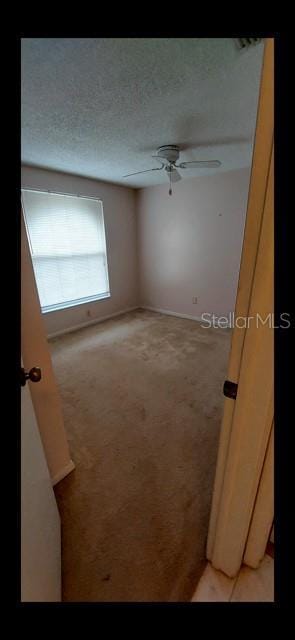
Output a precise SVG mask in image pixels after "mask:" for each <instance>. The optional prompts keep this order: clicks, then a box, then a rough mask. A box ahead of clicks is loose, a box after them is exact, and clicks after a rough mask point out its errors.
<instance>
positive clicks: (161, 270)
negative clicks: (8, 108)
mask: <svg viewBox="0 0 295 640" xmlns="http://www.w3.org/2000/svg"><path fill="white" fill-rule="evenodd" d="M272 47H273V41H272V39H271V38H236V39H235V38H172V37H171V38H22V41H21V342H22V344H21V356H22V365H21V366H22V369H21V371H22V389H21V394H22V396H21V398H22V399H21V403H22V404H21V408H22V451H21V455H22V475H21V482H22V494H21V501H22V525H21V526H22V529H21V550H22V563H21V591H22V601H24V602H30V601H31V602H32V601H35V602H36V601H39V602H40V601H45V602H46V601H50V602H194V601H200V600H201V601H204V600H205V601H208V600H210V597H211V598H213V599H215V601H216V600H218V599H221V600H222V599H227V600H232V601H236V600H245V599H249V597H250V599H251V598H252V599H254V600H266V601H269V600H273V549H274V529H273V518H274V514H273V490H272V457H271V456H272V437H273V435H272V434H273V430H272V423H273V413H272V409H269V407H270V400H269V397H268V396H267V393H269V394H271V393H272V391H271V389H272V383H271V379H270V380H269V382H268V376H269V377H270V378H271V376H272V367H273V362H272V349H271V348H270V347H269V346H267V345H269V344H271V343H270V342H267V341H268V340H271V339H272V338H271V335H272V334H271V330H270V329H269V328H267V327H266V324H265V323H264V324H263V325H262V326H259V327H258V328H257V329H256V333H254V330H253V333H252V326H249V323H248V324H247V325H246V323H243V322H242V321H241V322H240V324H238V322H237V320H236V317H237V316H241V317H242V316H247V317H248V316H249V310H251V308H252V307H253V308H255V311H259V312H260V309H261V308H262V307H263V304H264V302H263V301H264V299H265V300H266V294H267V292H268V291H270V293H269V300H271V295H272V294H271V287H272V281H271V277H272V275H271V274H272V271H271V269H272V267H271V265H272V253H271V249H267V247H270V244H269V243H270V240H269V238H270V236H268V235H267V234H268V233H270V230H271V224H272V221H271V215H272V214H271V211H272V210H271V206H272V205H271V201H270V200H268V198H271V185H270V180H271V175H272V174H271V170H272V135H273V130H272V127H273V93H272V91H273V86H272V83H273V67H272V65H273V60H272V57H273V53H272ZM269 194H270V195H269ZM268 202H270V204H269V208H267V207H268ZM267 216H269V217H267ZM268 251H269V253H268ZM257 265H258V266H257ZM259 265H262V266H261V267H260V266H259ZM269 265H270V266H269ZM260 274H262V276H261V275H260ZM260 278H261V279H260ZM268 282H269V283H270V284H269V289H268ZM259 287H261V293H260V288H259ZM267 304H268V302H267ZM270 304H271V303H270ZM251 305H252V306H251ZM265 305H266V302H265ZM264 310H265V313H266V307H265V309H264V307H263V311H264ZM235 312H236V316H235ZM267 331H268V333H267ZM264 336H265V338H264ZM258 337H259V341H258ZM255 341H256V342H255ZM258 344H259V347H258ZM260 345H261V347H260ZM260 349H261V350H260ZM262 349H265V351H264V350H263V351H262ZM249 354H250V355H251V354H254V355H253V357H252V359H251V357H250V356H249ZM259 358H261V360H259ZM258 360H259V362H258ZM249 363H250V364H249ZM251 367H253V370H252V369H251ZM254 367H256V368H255V369H254ZM256 370H257V372H258V373H257V375H261V371H262V370H263V371H264V372H265V376H264V381H265V383H264V390H263V393H264V394H265V398H264V396H263V393H262V394H261V396H260V398H259V407H260V406H262V403H265V406H267V407H268V410H267V412H266V411H265V412H264V413H265V425H266V426H265V425H264V422H263V421H264V418H263V420H262V417H261V416H262V414H263V415H264V413H263V411H262V409H261V410H260V409H258V400H257V402H256V399H255V398H256V395H255V394H256V387H255V384H254V382H255V380H256V378H255V376H256ZM247 372H248V373H247ZM259 372H260V373H259ZM244 380H245V381H244ZM250 384H252V385H253V386H252V387H251V390H250V391H248V386H247V385H250ZM237 388H239V392H238V396H237ZM244 389H245V390H244ZM251 394H252V395H251ZM262 396H263V397H262ZM263 407H264V405H263ZM251 411H253V415H252V414H251ZM255 411H256V412H258V413H259V416H260V417H259V425H260V426H259V428H258V427H257V428H256V427H255V424H256V422H255V421H256V417H255V416H256V413H254V412H255ZM247 415H248V417H249V424H251V425H253V427H252V426H250V427H249V432H248V431H247V428H246V427H245V426H243V424H244V423H243V420H245V416H247ZM262 423H263V424H262ZM260 428H261V430H262V429H264V430H263V434H264V435H263V437H262V436H261V438H260V439H259V437H260V436H259V433H260V431H259V429H260ZM251 429H253V432H252V431H251ZM261 432H262V431H261ZM255 443H256V444H255ZM246 456H247V457H246ZM255 456H256V458H255ZM267 456H268V457H267ZM268 459H269V463H266V461H267V460H268ZM267 464H269V467H267ZM267 473H268V475H266V474H267ZM247 474H248V475H247ZM265 478H266V479H265ZM247 492H248V493H247ZM259 492H261V504H263V505H264V507H263V508H262V507H261V508H260V502H259V501H260V493H259ZM242 509H243V511H242ZM261 514H262V515H261ZM256 521H257V522H258V521H259V527H258V525H257V527H258V528H257V530H256V528H255V527H256ZM245 572H246V577H245V578H243V575H244V573H245ZM258 572H260V573H258ZM257 575H259V579H257V578H256V576H257ZM207 576H208V577H207ZM241 576H242V578H241ZM206 580H207V582H206ZM210 580H211V583H210ZM251 580H252V582H253V585H254V586H253V588H252V587H251V588H249V584H250V583H251V584H252V582H251ZM204 581H205V582H204ZM208 581H209V582H208ZM244 584H246V587H245V588H246V590H247V585H248V591H251V594H250V596H249V593H246V594H244V591H243V589H244ZM198 585H199V587H198ZM198 589H199V590H198ZM200 589H202V592H201V591H200ZM210 589H211V591H210ZM220 591H222V594H221V595H220ZM210 593H211V596H210ZM212 594H213V595H212Z"/></svg>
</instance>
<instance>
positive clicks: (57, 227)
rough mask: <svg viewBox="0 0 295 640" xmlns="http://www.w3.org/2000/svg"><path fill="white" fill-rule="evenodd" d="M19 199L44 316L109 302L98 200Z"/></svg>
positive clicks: (26, 195)
mask: <svg viewBox="0 0 295 640" xmlns="http://www.w3.org/2000/svg"><path fill="white" fill-rule="evenodd" d="M22 199H23V209H24V216H25V222H26V227H27V233H28V238H29V244H30V249H31V255H32V261H33V267H34V272H35V278H36V283H37V288H38V293H39V298H40V304H41V309H42V311H43V312H47V311H53V310H56V309H63V308H64V307H71V306H73V305H76V304H81V303H82V302H90V301H92V300H99V299H101V298H106V297H109V296H110V291H109V279H108V268H107V256H106V241H105V232H104V222H103V210H102V203H101V201H100V200H95V199H93V198H84V197H80V196H69V195H60V194H57V193H43V192H40V191H31V190H26V189H24V190H23V191H22Z"/></svg>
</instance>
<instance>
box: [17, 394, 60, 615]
mask: <svg viewBox="0 0 295 640" xmlns="http://www.w3.org/2000/svg"><path fill="white" fill-rule="evenodd" d="M34 384H35V383H34ZM21 601H22V602H60V601H61V538H60V518H59V513H58V509H57V505H56V501H55V496H54V493H53V489H52V483H51V478H50V475H49V471H48V467H47V463H46V460H45V455H44V451H43V447H42V443H41V438H40V434H39V429H38V426H37V422H36V417H35V412H34V408H33V404H32V400H31V394H30V390H29V387H28V384H25V386H22V388H21Z"/></svg>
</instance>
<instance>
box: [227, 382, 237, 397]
mask: <svg viewBox="0 0 295 640" xmlns="http://www.w3.org/2000/svg"><path fill="white" fill-rule="evenodd" d="M237 392H238V385H237V383H236V382H231V381H230V380H226V381H225V383H224V385H223V393H224V395H225V396H226V397H227V398H231V399H232V400H235V399H236V397H237Z"/></svg>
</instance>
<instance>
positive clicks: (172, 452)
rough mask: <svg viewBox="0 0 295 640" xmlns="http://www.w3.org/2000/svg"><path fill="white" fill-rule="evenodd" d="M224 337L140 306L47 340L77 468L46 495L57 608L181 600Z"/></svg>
mask: <svg viewBox="0 0 295 640" xmlns="http://www.w3.org/2000/svg"><path fill="white" fill-rule="evenodd" d="M229 347H230V332H229V331H228V330H224V329H203V328H202V327H201V326H200V324H199V323H198V322H194V321H191V320H184V319H181V318H176V317H172V316H166V315H162V314H159V313H154V312H150V311H144V310H137V311H133V312H130V313H128V314H125V315H124V316H120V317H117V318H114V319H111V320H107V321H105V322H103V323H100V324H97V325H94V326H90V327H87V328H85V329H81V330H79V331H76V332H75V333H71V334H67V335H65V336H62V337H59V338H55V339H54V340H52V341H51V342H50V349H51V353H52V358H53V365H54V369H55V373H56V377H57V381H58V384H59V388H60V392H61V396H62V402H63V411H64V418H65V426H66V430H67V435H68V438H69V444H70V450H71V454H72V458H73V460H74V462H75V464H76V469H75V471H73V472H72V473H71V474H70V475H69V476H67V478H65V479H64V480H63V481H61V482H60V483H59V484H58V485H57V486H56V488H55V492H56V497H57V501H58V505H59V510H60V514H61V521H62V570H63V600H64V601H75V602H78V601H92V602H93V601H100V602H102V601H112V602H114V601H117V602H121V601H125V602H126V601H129V602H141V601H153V602H158V601H162V602H173V601H174V602H177V601H189V600H190V598H191V596H192V594H193V592H194V590H195V588H196V583H197V581H198V579H199V577H200V575H201V573H202V570H203V568H204V566H205V541H206V535H207V529H208V520H209V513H210V502H211V496H212V488H213V481H214V472H215V463H216V455H217V447H218V435H219V429H220V421H221V415H222V405H223V395H222V385H223V382H224V379H225V377H226V370H227V360H228V355H229Z"/></svg>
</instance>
